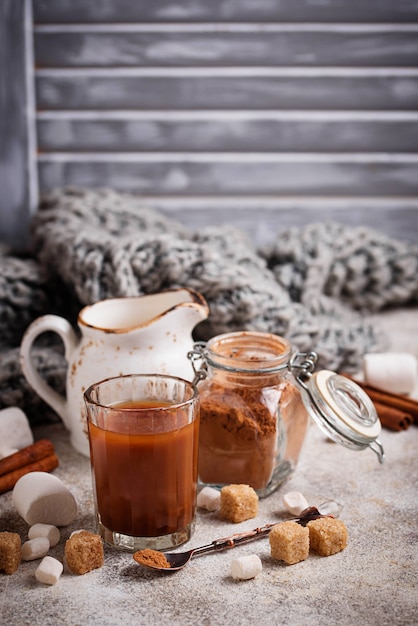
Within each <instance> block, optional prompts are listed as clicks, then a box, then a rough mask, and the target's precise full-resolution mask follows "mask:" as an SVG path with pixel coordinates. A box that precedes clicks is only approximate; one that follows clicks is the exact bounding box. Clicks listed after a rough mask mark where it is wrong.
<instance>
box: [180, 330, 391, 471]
mask: <svg viewBox="0 0 418 626" xmlns="http://www.w3.org/2000/svg"><path fill="white" fill-rule="evenodd" d="M187 356H188V358H189V359H190V361H191V363H192V366H193V370H194V373H195V378H194V381H193V383H194V384H195V385H197V384H198V383H199V382H200V381H201V380H204V379H205V378H206V376H207V365H208V364H209V365H210V364H211V361H210V354H209V352H208V351H207V350H206V343H204V342H198V343H196V344H195V345H194V349H193V350H192V351H190V352H189V353H188V355H187ZM317 360H318V356H317V354H316V353H315V352H294V353H293V354H292V355H291V357H290V359H289V361H288V362H287V363H285V364H282V365H280V366H278V367H275V368H270V369H264V370H263V372H264V373H265V374H266V373H275V372H279V371H283V370H286V369H287V370H288V371H290V372H291V373H292V374H293V377H294V380H295V382H296V385H297V387H298V388H299V390H300V392H301V396H302V400H303V403H304V405H305V407H306V409H307V411H308V413H309V415H310V416H311V417H312V418H313V420H314V421H315V422H316V424H317V425H318V426H319V427H320V428H321V429H322V431H323V432H325V434H326V435H327V436H328V437H330V438H331V439H332V440H333V441H335V442H336V443H339V444H341V445H343V446H345V447H347V448H350V449H352V450H363V449H364V448H366V447H369V448H370V449H371V450H373V452H375V454H376V455H377V457H378V459H379V461H380V463H383V461H384V457H385V455H384V450H383V446H382V444H381V442H380V441H379V439H378V436H379V434H380V431H381V424H380V420H379V418H378V416H377V413H376V410H375V407H374V405H373V403H372V401H371V400H370V398H369V396H368V395H367V394H366V393H365V392H364V391H363V390H362V389H361V388H360V387H359V386H358V385H356V383H354V382H353V381H351V380H350V379H348V378H346V377H345V376H341V375H340V374H337V373H335V372H332V371H329V370H319V371H318V372H316V371H315V366H316V363H317ZM217 367H218V368H221V369H224V370H225V371H228V370H229V369H230V368H229V367H228V365H226V364H223V365H220V364H219V363H217ZM240 371H242V372H245V371H250V370H245V369H241V370H240Z"/></svg>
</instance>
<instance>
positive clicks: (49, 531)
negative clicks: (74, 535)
mask: <svg viewBox="0 0 418 626" xmlns="http://www.w3.org/2000/svg"><path fill="white" fill-rule="evenodd" d="M28 537H29V539H36V538H37V537H46V538H47V539H48V541H49V545H50V546H51V548H52V547H53V546H56V545H57V543H58V542H59V540H60V539H61V533H60V531H59V530H58V528H57V527H56V526H53V525H52V524H34V525H33V526H31V527H30V528H29V532H28Z"/></svg>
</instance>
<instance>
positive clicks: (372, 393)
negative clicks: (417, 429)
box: [343, 372, 418, 424]
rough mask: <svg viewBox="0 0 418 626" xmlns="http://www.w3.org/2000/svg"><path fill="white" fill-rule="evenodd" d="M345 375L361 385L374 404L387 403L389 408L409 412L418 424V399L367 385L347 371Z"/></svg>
mask: <svg viewBox="0 0 418 626" xmlns="http://www.w3.org/2000/svg"><path fill="white" fill-rule="evenodd" d="M343 376H346V378H349V379H350V380H352V381H353V382H355V383H356V384H357V385H358V386H359V387H361V388H362V389H363V391H365V392H366V393H367V395H368V396H369V398H370V399H371V401H372V402H373V403H374V404H375V403H376V402H378V403H380V404H381V405H385V406H387V407H389V408H392V409H396V410H397V411H401V412H403V413H405V414H408V415H410V416H411V417H412V420H413V422H414V424H418V400H414V398H409V397H408V396H401V395H399V394H397V393H392V392H391V391H384V390H383V389H378V388H377V387H372V386H371V385H366V384H365V383H363V382H362V381H359V380H356V379H355V378H353V377H352V376H350V375H349V374H346V373H345V372H344V374H343Z"/></svg>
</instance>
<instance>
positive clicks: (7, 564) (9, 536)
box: [0, 531, 22, 574]
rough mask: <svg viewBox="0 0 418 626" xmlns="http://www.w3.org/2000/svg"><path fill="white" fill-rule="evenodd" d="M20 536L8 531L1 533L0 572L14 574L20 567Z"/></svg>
mask: <svg viewBox="0 0 418 626" xmlns="http://www.w3.org/2000/svg"><path fill="white" fill-rule="evenodd" d="M21 543H22V542H21V540H20V535H18V534H17V533H10V532H7V531H4V532H0V570H1V571H2V572H4V573H5V574H14V573H15V571H16V570H17V568H18V567H19V565H20V559H21V555H20V548H21Z"/></svg>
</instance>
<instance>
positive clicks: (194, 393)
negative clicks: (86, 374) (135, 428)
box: [83, 373, 199, 413]
mask: <svg viewBox="0 0 418 626" xmlns="http://www.w3.org/2000/svg"><path fill="white" fill-rule="evenodd" d="M134 378H141V379H147V378H148V379H150V378H157V379H160V380H163V379H166V380H171V381H174V382H179V383H182V384H183V385H184V386H185V387H186V388H188V389H190V390H191V396H190V398H187V399H186V400H182V401H181V402H173V403H170V404H168V405H166V406H153V407H152V410H153V411H168V410H171V411H172V410H173V409H175V408H179V407H184V406H186V405H188V404H192V403H193V402H195V401H196V399H198V397H199V393H198V390H197V388H196V386H195V385H194V384H193V383H192V382H191V381H189V380H186V379H185V378H180V377H179V376H172V375H171V374H158V373H157V374H154V373H151V374H149V373H144V374H122V375H120V376H109V377H108V378H103V379H102V380H99V381H97V382H95V383H92V384H91V385H90V386H89V387H88V388H87V389H86V391H85V392H84V394H83V396H84V401H85V402H86V403H88V404H91V405H93V406H96V407H100V408H102V409H106V410H107V411H112V410H114V411H116V410H117V411H121V410H123V411H126V412H127V413H129V412H135V413H141V412H146V411H148V412H149V410H150V408H149V407H133V406H132V407H124V408H123V409H121V408H117V405H116V404H103V403H101V402H99V401H97V400H95V399H93V398H92V394H93V393H94V391H95V390H96V389H98V388H99V387H100V386H102V385H105V384H106V383H112V382H114V381H117V380H128V379H134ZM138 400H140V399H138Z"/></svg>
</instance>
